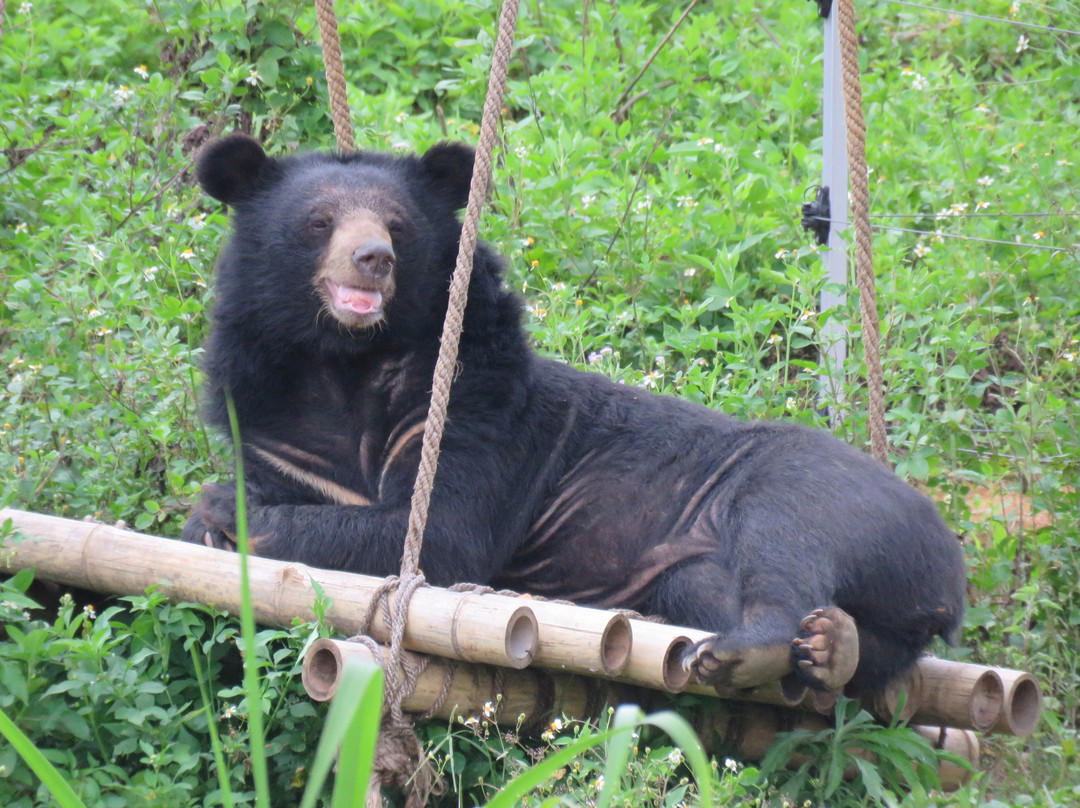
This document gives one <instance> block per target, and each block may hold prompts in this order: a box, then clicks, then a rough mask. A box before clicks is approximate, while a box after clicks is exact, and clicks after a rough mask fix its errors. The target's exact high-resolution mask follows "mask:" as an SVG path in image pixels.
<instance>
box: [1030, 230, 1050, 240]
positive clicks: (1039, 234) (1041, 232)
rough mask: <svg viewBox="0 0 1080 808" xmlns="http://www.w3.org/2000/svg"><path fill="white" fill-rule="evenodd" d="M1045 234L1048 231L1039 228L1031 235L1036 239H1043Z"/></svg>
mask: <svg viewBox="0 0 1080 808" xmlns="http://www.w3.org/2000/svg"><path fill="white" fill-rule="evenodd" d="M1045 235H1046V233H1044V232H1043V231H1042V230H1037V231H1036V232H1034V233H1032V234H1031V237H1032V238H1033V239H1035V240H1036V241H1038V240H1039V239H1041V238H1042V237H1043V236H1045Z"/></svg>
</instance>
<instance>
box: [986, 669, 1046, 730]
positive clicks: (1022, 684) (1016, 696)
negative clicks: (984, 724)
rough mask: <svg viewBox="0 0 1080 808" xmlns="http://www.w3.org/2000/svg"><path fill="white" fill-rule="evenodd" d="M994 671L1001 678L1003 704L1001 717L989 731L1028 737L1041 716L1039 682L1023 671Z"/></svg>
mask: <svg viewBox="0 0 1080 808" xmlns="http://www.w3.org/2000/svg"><path fill="white" fill-rule="evenodd" d="M994 670H995V671H997V673H998V675H999V676H1001V681H1002V685H1003V686H1004V688H1005V703H1004V705H1003V706H1002V709H1001V717H1000V718H998V720H997V722H996V723H995V724H994V726H993V727H991V728H990V731H991V732H1001V733H1004V734H1007V735H1030V734H1031V733H1032V732H1034V731H1035V727H1036V726H1038V724H1039V718H1040V717H1041V716H1042V705H1043V698H1042V688H1041V687H1040V686H1039V681H1038V680H1037V679H1036V678H1035V677H1034V676H1032V675H1031V674H1030V673H1024V672H1023V671H1014V670H1009V669H1008V668H995V669H994Z"/></svg>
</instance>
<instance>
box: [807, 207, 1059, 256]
mask: <svg viewBox="0 0 1080 808" xmlns="http://www.w3.org/2000/svg"><path fill="white" fill-rule="evenodd" d="M809 218H813V219H816V220H817V221H820V222H830V223H832V224H842V225H844V226H845V227H850V226H851V222H845V221H841V220H840V219H828V218H826V217H824V216H812V217H809ZM870 227H872V228H873V229H874V230H892V231H894V232H897V233H917V234H919V235H923V236H934V237H935V238H952V239H958V240H960V241H977V242H979V243H981V244H1005V245H1007V246H1009V247H1028V248H1030V249H1032V250H1050V251H1052V252H1063V253H1068V252H1071V250H1069V249H1068V248H1066V247H1055V246H1053V245H1052V244H1030V243H1027V242H1023V241H1001V240H999V239H994V238H977V237H976V236H961V235H959V234H958V233H939V232H937V231H934V230H913V229H911V228H910V227H894V226H893V225H888V224H872V225H870Z"/></svg>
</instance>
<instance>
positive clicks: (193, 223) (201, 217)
mask: <svg viewBox="0 0 1080 808" xmlns="http://www.w3.org/2000/svg"><path fill="white" fill-rule="evenodd" d="M188 227H190V228H191V229H192V230H202V229H203V228H204V227H206V214H205V213H199V214H196V215H195V216H192V217H191V218H190V219H188Z"/></svg>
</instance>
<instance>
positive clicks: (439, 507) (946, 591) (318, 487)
mask: <svg viewBox="0 0 1080 808" xmlns="http://www.w3.org/2000/svg"><path fill="white" fill-rule="evenodd" d="M472 164H473V152H472V150H471V149H470V148H469V147H467V146H463V145H458V144H446V143H444V144H440V145H437V146H434V147H433V148H431V149H430V150H429V151H427V152H426V153H425V154H423V155H422V156H412V155H409V156H393V155H386V154H378V153H356V154H345V155H336V154H322V153H306V154H299V155H294V156H289V157H284V158H270V157H268V156H267V155H266V154H265V153H264V151H263V149H262V148H261V147H260V146H259V145H258V144H257V143H256V142H255V141H253V140H251V139H249V138H246V137H243V136H237V135H233V136H229V137H226V138H224V139H222V140H220V141H217V142H215V143H213V144H211V145H210V146H209V147H208V148H206V149H205V150H204V151H203V152H202V154H201V156H200V158H199V160H198V165H197V174H198V179H199V182H200V183H201V185H202V187H203V189H205V191H206V192H207V193H209V194H210V195H211V196H213V197H215V198H217V199H219V200H220V201H222V202H225V203H227V204H228V205H230V206H231V207H232V208H233V234H232V237H231V240H230V241H229V243H228V244H227V246H226V247H225V249H224V252H223V253H222V255H221V257H220V260H219V266H218V269H217V282H216V295H217V302H216V304H215V307H214V316H213V330H212V333H211V336H210V339H209V342H208V346H207V348H206V373H207V376H208V396H207V397H208V415H209V420H210V421H211V422H212V423H213V424H215V425H217V426H218V427H221V428H223V429H225V430H226V431H227V430H228V418H227V411H226V404H225V397H226V391H230V392H231V395H232V397H233V399H234V401H235V407H236V413H237V417H238V421H239V426H240V432H241V436H242V441H243V461H244V470H245V475H246V485H247V488H246V496H247V502H248V508H249V512H248V526H249V532H250V535H251V536H252V540H253V546H254V548H255V550H256V552H258V553H259V554H260V555H265V556H269V557H272V558H279V559H287V560H293V561H299V562H303V563H307V564H310V565H313V566H317V567H324V568H331V569H340V570H348V571H352V572H362V573H367V574H371V575H388V574H393V573H396V572H397V569H398V566H399V563H400V557H401V552H402V543H403V540H404V536H405V533H406V522H407V517H408V512H409V505H410V497H411V493H412V487H413V480H414V477H415V474H416V469H417V466H418V461H419V454H420V444H421V433H422V430H423V424H424V418H425V415H426V413H427V409H428V398H429V395H430V390H431V383H432V371H433V368H434V364H435V358H436V355H437V352H438V341H439V334H440V331H441V328H442V321H443V317H444V311H445V308H446V302H447V296H448V283H449V277H450V274H451V272H452V270H453V267H454V262H455V256H456V253H457V249H458V240H459V237H460V229H461V228H460V224H459V221H458V218H457V215H458V212H459V210H460V209H461V208H462V207H463V206H464V205H465V202H466V199H467V196H468V189H469V182H470V178H471V175H472ZM501 273H502V264H501V261H500V259H499V258H498V257H497V256H496V255H495V254H494V253H493V252H492V251H491V250H490V249H489V248H488V247H486V246H483V245H481V246H480V247H478V248H477V250H476V254H475V269H474V273H473V279H472V285H471V288H470V291H469V299H468V306H467V308H466V312H465V320H464V334H463V336H462V341H461V348H460V355H459V368H458V371H459V372H458V374H457V376H456V377H455V381H454V383H453V387H452V390H451V395H450V405H449V413H448V420H447V426H446V432H445V436H444V439H443V442H442V452H441V456H440V460H439V470H438V475H437V476H436V481H435V487H434V492H433V495H432V501H431V509H430V517H429V521H428V527H427V532H426V534H425V538H424V544H423V551H422V553H421V557H420V565H421V568H422V569H423V571H424V573H425V575H426V577H427V579H428V581H429V582H431V583H433V584H437V585H444V586H445V585H448V584H452V583H457V582H473V583H480V584H490V585H494V586H506V587H509V588H513V589H516V590H519V591H525V592H530V593H534V594H537V595H542V596H550V597H557V598H566V599H569V600H573V601H577V602H580V603H583V604H590V605H596V606H601V607H628V608H633V609H637V610H639V611H642V612H645V613H648V614H654V615H660V616H662V617H664V618H667V619H668V620H669V621H671V622H673V623H676V624H679V625H687V626H696V627H700V628H703V629H706V630H708V631H710V632H712V631H715V632H716V636H715V637H714V638H713V639H711V640H707V641H705V642H703V643H701V644H699V645H698V646H697V647H696V648H694V649H692V652H691V653H690V654H689V655H688V658H687V664H689V665H691V666H692V667H693V668H694V670H695V672H696V673H697V675H698V677H699V678H701V679H703V680H705V681H708V682H712V683H715V684H718V685H722V684H724V681H725V676H726V675H729V674H730V670H729V669H728V668H726V667H725V665H726V663H720V662H718V659H727V658H728V656H729V655H730V654H731V653H732V652H739V651H740V650H742V649H752V648H756V647H762V646H775V645H777V644H783V645H785V646H791V648H792V654H793V657H794V659H795V661H796V662H798V663H800V664H798V665H796V666H795V676H796V677H797V678H798V679H799V680H801V681H802V682H803V683H806V684H809V685H811V686H815V687H822V686H832V679H831V678H830V677H831V676H832V674H833V673H834V672H835V671H834V668H836V667H838V666H839V667H842V666H843V665H844V664H845V661H844V660H843V659H839V660H838V659H836V658H834V657H835V654H834V653H833V652H837V653H840V652H839V651H837V648H836V647H834V642H833V641H834V639H835V640H836V642H837V643H838V644H839V645H840V646H842V645H843V643H842V642H840V639H842V638H833V637H830V636H828V635H829V632H830V631H833V630H835V629H834V627H833V622H836V621H830V617H836V616H838V615H842V614H843V612H839V610H843V611H844V612H847V614H850V615H851V616H852V617H853V618H854V619H855V622H856V624H857V627H858V641H859V647H860V653H859V655H858V656H859V663H858V668H857V670H856V672H855V676H854V678H853V679H852V681H851V685H850V691H851V692H856V693H864V692H869V691H873V690H876V689H878V688H880V687H881V686H882V685H883V684H884V683H886V682H887V681H888V680H889V679H890V678H891V677H893V676H895V675H896V674H898V673H899V672H901V671H903V670H904V669H906V668H907V667H909V666H910V665H911V664H912V663H913V662H914V661H915V659H916V658H917V656H918V655H919V653H920V651H921V650H922V649H923V648H924V647H925V646H926V644H927V643H929V642H930V641H931V640H932V639H933V637H934V636H935V635H942V636H948V635H950V634H952V633H953V632H954V630H955V629H956V628H957V626H958V624H959V622H960V620H961V617H962V614H963V609H964V561H963V555H962V551H961V547H960V544H959V542H958V540H957V538H956V536H955V535H954V534H952V533H951V532H950V531H949V530H948V529H947V528H946V526H945V524H944V523H943V522H942V520H941V518H940V517H939V515H938V513H937V510H936V508H935V506H934V505H933V504H932V503H931V502H930V501H929V500H928V499H927V498H926V497H924V496H922V495H921V494H919V493H917V492H916V491H914V490H913V489H912V488H910V487H909V486H908V485H906V484H905V483H904V482H902V481H901V480H900V479H898V478H897V477H896V476H895V475H894V474H892V473H891V472H890V471H889V470H888V469H886V468H885V467H883V466H882V465H880V464H879V463H878V462H876V461H875V460H873V459H872V458H869V457H867V456H866V455H864V454H862V453H861V452H859V451H857V450H855V449H853V448H851V447H849V446H847V445H845V444H844V443H842V442H840V441H838V440H837V439H835V438H833V437H832V436H831V435H829V434H827V433H825V432H822V431H818V430H811V429H806V428H803V427H799V426H796V425H791V424H784V423H745V422H742V421H738V420H735V419H733V418H730V417H728V416H725V415H722V414H720V413H718V412H714V411H712V410H709V409H707V408H705V407H702V406H698V405H695V404H690V403H687V402H685V401H681V400H678V399H675V398H671V397H668V396H660V395H653V394H650V393H646V392H643V391H642V390H640V389H636V388H631V387H626V386H622V385H617V384H614V383H613V382H611V381H610V380H608V379H607V378H605V377H603V376H600V375H598V374H594V373H584V372H581V371H578V370H574V369H572V368H570V367H567V366H566V365H563V364H560V363H558V362H553V361H549V360H546V359H542V358H540V357H538V356H537V355H536V354H535V353H534V352H533V351H532V350H531V349H530V347H529V345H528V343H527V340H526V337H525V335H524V332H523V330H522V327H521V324H520V314H521V303H520V301H519V300H518V299H516V298H515V297H514V296H513V295H512V294H510V293H508V292H507V291H505V290H504V288H503V284H502V279H501ZM235 510H236V502H235V494H234V489H233V486H232V485H224V484H220V485H211V486H207V487H206V488H205V489H204V493H203V497H202V499H201V501H200V503H199V504H198V506H197V508H196V511H195V513H194V515H193V516H192V517H191V519H190V521H189V522H188V525H187V527H186V528H185V531H184V538H185V539H187V540H189V541H198V542H207V543H209V544H211V545H214V546H229V544H230V538H231V537H232V536H234V535H235V533H234V532H235V529H236V528H235V525H236V513H235ZM822 609H824V610H825V611H824V612H822V611H821V610H822ZM812 610H817V611H816V612H814V613H813V614H811V616H810V617H808V618H807V617H805V616H806V615H807V614H808V613H810V612H812ZM815 615H816V616H815ZM849 624H850V621H849Z"/></svg>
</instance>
